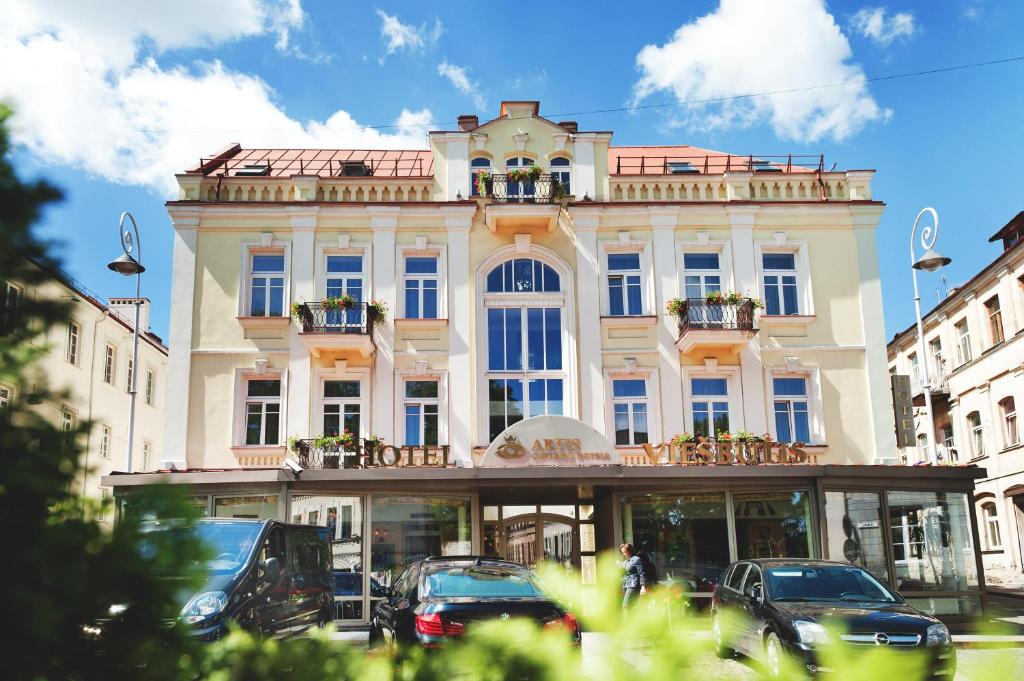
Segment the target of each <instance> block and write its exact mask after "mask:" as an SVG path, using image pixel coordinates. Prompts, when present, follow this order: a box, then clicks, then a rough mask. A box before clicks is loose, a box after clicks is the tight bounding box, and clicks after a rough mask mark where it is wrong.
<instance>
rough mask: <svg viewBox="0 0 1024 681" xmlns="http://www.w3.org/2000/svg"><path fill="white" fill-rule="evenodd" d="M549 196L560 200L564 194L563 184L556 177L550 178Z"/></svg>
mask: <svg viewBox="0 0 1024 681" xmlns="http://www.w3.org/2000/svg"><path fill="white" fill-rule="evenodd" d="M551 196H552V197H554V199H555V200H556V201H561V200H562V199H564V198H565V196H566V195H565V185H563V184H562V183H561V182H560V181H559V180H558V178H556V177H552V178H551Z"/></svg>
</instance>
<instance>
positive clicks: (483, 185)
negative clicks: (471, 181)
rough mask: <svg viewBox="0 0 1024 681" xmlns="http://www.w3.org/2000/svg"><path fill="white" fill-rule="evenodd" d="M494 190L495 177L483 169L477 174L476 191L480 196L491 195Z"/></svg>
mask: <svg viewBox="0 0 1024 681" xmlns="http://www.w3.org/2000/svg"><path fill="white" fill-rule="evenodd" d="M493 190H494V177H493V176H492V175H491V174H490V173H489V172H487V171H486V170H482V171H480V172H479V173H477V174H476V193H477V194H478V195H479V196H490V195H491V193H492V192H493Z"/></svg>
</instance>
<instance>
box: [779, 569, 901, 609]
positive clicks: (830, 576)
mask: <svg viewBox="0 0 1024 681" xmlns="http://www.w3.org/2000/svg"><path fill="white" fill-rule="evenodd" d="M766 575H767V580H766V581H767V584H768V596H769V598H770V599H771V600H773V601H860V602H872V603H894V602H896V598H895V597H894V596H893V595H892V594H891V593H890V592H889V590H888V589H886V588H885V587H884V586H882V585H881V583H879V581H878V580H877V579H875V578H874V577H872V576H871V575H870V574H869V573H868V572H867V571H865V570H862V569H860V568H859V567H855V566H852V565H824V566H822V565H815V566H806V565H794V566H791V567H773V568H768V570H767V571H766Z"/></svg>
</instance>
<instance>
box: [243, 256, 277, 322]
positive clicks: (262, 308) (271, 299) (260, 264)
mask: <svg viewBox="0 0 1024 681" xmlns="http://www.w3.org/2000/svg"><path fill="white" fill-rule="evenodd" d="M285 268H286V263H285V255H284V251H282V250H279V251H256V252H252V253H250V254H249V316H250V317H282V316H284V311H285V304H284V289H285V285H284V284H285Z"/></svg>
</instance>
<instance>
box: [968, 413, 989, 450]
mask: <svg viewBox="0 0 1024 681" xmlns="http://www.w3.org/2000/svg"><path fill="white" fill-rule="evenodd" d="M967 427H968V428H970V430H971V455H972V456H974V457H975V458H977V457H979V456H985V430H984V428H982V426H981V414H979V413H978V412H976V411H972V412H971V413H970V414H968V415H967Z"/></svg>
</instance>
